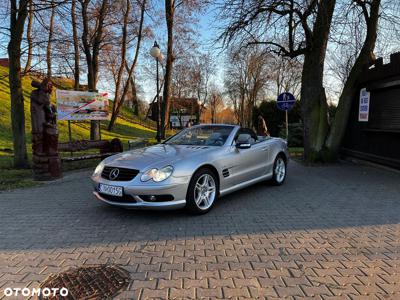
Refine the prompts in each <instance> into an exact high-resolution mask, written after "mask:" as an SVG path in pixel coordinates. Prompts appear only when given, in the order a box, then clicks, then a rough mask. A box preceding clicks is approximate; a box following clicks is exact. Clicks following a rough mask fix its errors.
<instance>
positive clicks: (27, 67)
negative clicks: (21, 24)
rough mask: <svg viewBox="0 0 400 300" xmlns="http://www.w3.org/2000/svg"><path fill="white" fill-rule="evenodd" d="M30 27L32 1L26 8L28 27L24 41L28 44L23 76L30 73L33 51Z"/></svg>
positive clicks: (31, 21)
mask: <svg viewBox="0 0 400 300" xmlns="http://www.w3.org/2000/svg"><path fill="white" fill-rule="evenodd" d="M32 25H33V0H30V1H29V8H28V25H27V28H26V41H27V43H28V54H27V59H26V64H25V69H24V74H26V73H28V72H29V71H30V69H31V65H32V51H33V41H32Z"/></svg>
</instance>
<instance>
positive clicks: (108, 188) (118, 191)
mask: <svg viewBox="0 0 400 300" xmlns="http://www.w3.org/2000/svg"><path fill="white" fill-rule="evenodd" d="M99 192H100V193H103V194H107V195H112V196H118V197H122V194H123V189H122V186H113V185H107V184H102V183H100V185H99Z"/></svg>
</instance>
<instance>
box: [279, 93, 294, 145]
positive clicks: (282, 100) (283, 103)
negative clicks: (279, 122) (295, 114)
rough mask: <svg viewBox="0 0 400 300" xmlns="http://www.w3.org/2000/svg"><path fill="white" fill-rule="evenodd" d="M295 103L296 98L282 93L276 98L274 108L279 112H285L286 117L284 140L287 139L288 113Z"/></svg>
mask: <svg viewBox="0 0 400 300" xmlns="http://www.w3.org/2000/svg"><path fill="white" fill-rule="evenodd" d="M295 103H296V98H295V97H294V96H293V95H292V94H291V93H282V94H280V95H279V96H278V99H277V100H276V106H277V107H278V109H280V110H284V111H285V115H286V140H287V139H288V137H289V118H288V111H289V110H291V109H292V108H293V106H294V104H295Z"/></svg>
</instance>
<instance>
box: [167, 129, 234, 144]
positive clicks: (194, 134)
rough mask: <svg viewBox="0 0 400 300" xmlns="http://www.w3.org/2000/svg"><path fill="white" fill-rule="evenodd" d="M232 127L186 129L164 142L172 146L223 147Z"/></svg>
mask: <svg viewBox="0 0 400 300" xmlns="http://www.w3.org/2000/svg"><path fill="white" fill-rule="evenodd" d="M233 128H234V127H233V126H215V125H204V126H196V127H192V128H187V129H185V130H182V131H181V132H179V133H178V134H177V135H175V136H173V137H172V138H170V139H169V140H167V141H165V144H172V145H196V146H223V145H224V144H225V142H226V139H227V138H228V136H229V134H230V133H231V132H232V129H233Z"/></svg>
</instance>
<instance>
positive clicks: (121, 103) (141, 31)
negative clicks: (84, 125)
mask: <svg viewBox="0 0 400 300" xmlns="http://www.w3.org/2000/svg"><path fill="white" fill-rule="evenodd" d="M145 11H146V0H144V1H143V2H142V4H141V14H140V23H139V32H138V40H137V43H136V52H135V58H134V59H133V62H132V65H131V67H130V69H129V71H128V78H127V80H126V82H125V86H124V90H123V92H122V95H121V99H120V101H119V102H118V104H117V105H116V107H115V112H114V113H113V115H112V116H111V120H110V123H109V125H108V130H110V131H111V130H112V129H113V127H114V124H115V121H116V120H117V117H118V114H119V110H120V109H121V106H122V105H123V104H124V102H125V98H126V94H127V93H128V87H129V82H130V80H131V79H132V74H133V72H134V70H135V67H136V64H137V61H138V58H139V51H140V45H141V41H142V33H143V22H144V13H145ZM114 105H115V104H114Z"/></svg>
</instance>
